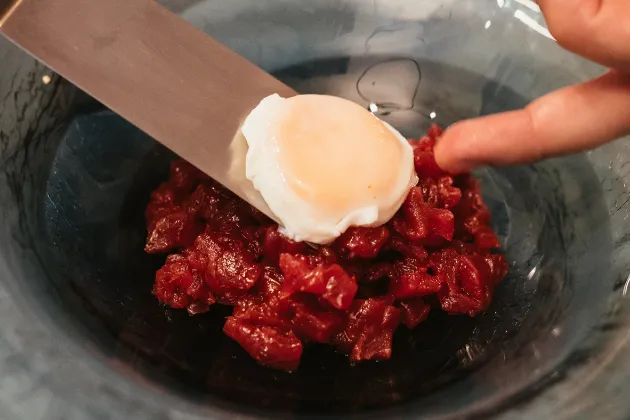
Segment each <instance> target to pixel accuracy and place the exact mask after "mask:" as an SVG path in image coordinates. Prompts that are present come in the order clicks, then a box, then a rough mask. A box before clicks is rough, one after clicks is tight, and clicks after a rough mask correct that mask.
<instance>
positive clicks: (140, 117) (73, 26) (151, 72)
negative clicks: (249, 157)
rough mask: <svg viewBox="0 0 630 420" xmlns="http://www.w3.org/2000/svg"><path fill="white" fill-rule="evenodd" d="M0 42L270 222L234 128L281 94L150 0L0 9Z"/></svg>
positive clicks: (19, 1) (18, 2)
mask: <svg viewBox="0 0 630 420" xmlns="http://www.w3.org/2000/svg"><path fill="white" fill-rule="evenodd" d="M0 33H1V34H3V35H4V36H6V37H7V38H9V39H10V40H11V41H13V42H14V43H15V44H17V45H19V46H20V47H21V48H23V49H24V50H26V51H27V52H29V53H30V54H32V55H33V56H35V57H36V58H38V59H39V60H41V61H43V62H44V63H45V64H46V65H48V66H50V68H52V69H53V70H54V71H56V72H57V73H59V74H60V75H62V76H63V77H65V78H66V79H68V80H69V81H71V82H72V83H74V84H76V85H77V86H78V87H80V88H81V89H83V90H84V91H86V92H87V93H89V94H90V95H92V96H93V97H94V98H96V99H97V100H99V101H101V102H102V103H103V104H104V105H106V106H107V107H109V108H110V109H112V110H113V111H115V112H116V113H118V114H119V115H121V116H122V117H124V118H126V119H127V120H129V121H130V122H131V123H132V124H134V125H136V126H137V127H138V128H140V129H142V130H143V131H145V132H146V133H147V134H149V135H150V136H152V137H153V138H155V139H156V140H157V141H159V142H160V143H162V144H164V145H165V146H167V147H168V148H170V149H171V150H173V151H174V152H175V153H177V154H178V155H179V156H181V157H182V158H184V159H186V160H188V161H189V162H191V163H192V164H194V165H195V166H197V167H198V168H199V169H201V170H202V171H204V172H206V173H207V174H208V175H210V176H211V177H213V178H214V179H216V180H217V181H219V182H220V183H222V184H223V185H225V186H226V187H227V188H229V189H230V190H232V191H233V192H234V193H236V194H238V195H239V196H240V197H241V198H243V199H244V200H246V201H248V202H249V203H251V204H252V205H253V206H254V207H256V208H258V209H259V210H261V211H262V212H263V213H265V214H267V215H268V216H270V217H272V218H273V214H272V213H271V211H270V210H269V208H268V207H267V205H266V203H265V202H264V200H263V199H262V197H261V196H260V194H258V192H257V191H256V190H254V188H253V186H252V184H251V183H250V182H249V181H248V180H247V179H246V178H245V168H244V159H245V153H246V150H247V146H246V143H245V141H244V139H243V138H242V136H241V135H240V130H239V127H240V124H241V123H242V121H243V119H244V118H245V117H246V116H247V114H248V113H249V112H250V111H251V110H252V109H253V108H254V107H255V106H256V105H257V104H258V102H260V100H261V99H262V98H264V97H265V96H268V95H270V94H272V93H278V94H280V95H281V96H285V97H287V96H292V95H295V92H294V91H293V90H291V89H290V88H289V87H287V86H286V85H284V84H282V83H281V82H280V81H278V80H277V79H275V78H273V77H272V76H270V75H269V74H268V73H266V72H264V71H263V70H261V69H260V68H258V67H256V66H255V65H253V64H252V63H250V62H249V61H247V60H246V59H244V58H243V57H241V56H239V55H238V54H236V53H234V52H233V51H231V50H229V49H228V48H227V47H225V46H224V45H222V44H220V43H218V42H217V41H215V40H213V39H212V38H210V37H208V36H207V35H205V34H204V33H202V32H201V31H199V30H197V29H196V28H194V27H193V26H192V25H190V24H188V23H187V22H185V21H183V20H182V19H180V18H179V17H178V16H176V15H174V14H173V13H171V12H169V11H168V10H166V9H165V8H163V7H162V6H160V5H159V4H157V3H156V2H155V1H154V0H0ZM0 65H1V63H0Z"/></svg>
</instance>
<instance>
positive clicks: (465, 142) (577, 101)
mask: <svg viewBox="0 0 630 420" xmlns="http://www.w3.org/2000/svg"><path fill="white" fill-rule="evenodd" d="M629 132H630V75H627V74H623V73H619V72H615V71H613V72H610V73H608V74H606V75H604V76H602V77H600V78H599V79H595V80H592V81H590V82H586V83H584V84H581V85H577V86H571V87H568V88H565V89H561V90H559V91H556V92H553V93H550V94H549V95H547V96H543V97H542V98H540V99H538V100H536V101H534V102H532V103H531V104H530V105H529V106H527V107H526V108H525V109H524V110H520V111H512V112H506V113H502V114H496V115H491V116H488V117H482V118H476V119H472V120H467V121H462V122H460V123H456V124H454V125H453V126H451V127H450V128H448V129H447V130H446V131H445V132H444V134H443V135H442V137H441V138H440V139H439V140H438V142H437V144H436V145H435V159H436V161H437V163H438V165H439V166H440V167H442V168H443V169H445V170H447V171H450V172H455V173H457V172H466V171H470V170H472V169H474V168H476V167H478V166H482V165H488V164H489V165H510V164H517V163H529V162H534V161H538V160H542V159H544V158H548V157H552V156H558V155H563V154H568V153H574V152H578V151H582V150H586V149H591V148H595V147H597V146H599V145H601V144H603V143H605V142H607V141H609V140H613V139H615V138H618V137H622V136H623V135H625V134H628V133H629Z"/></svg>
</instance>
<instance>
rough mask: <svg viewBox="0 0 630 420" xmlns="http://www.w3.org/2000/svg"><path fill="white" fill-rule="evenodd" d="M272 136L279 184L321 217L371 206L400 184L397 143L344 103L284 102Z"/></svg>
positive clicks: (306, 98)
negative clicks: (285, 185) (282, 178)
mask: <svg viewBox="0 0 630 420" xmlns="http://www.w3.org/2000/svg"><path fill="white" fill-rule="evenodd" d="M273 131H274V137H275V139H274V140H275V145H276V150H275V151H276V153H277V157H278V166H279V169H280V171H281V172H282V175H283V177H284V180H285V182H286V183H287V184H288V186H289V187H290V188H291V189H292V190H293V191H294V192H295V194H297V195H298V196H300V197H301V198H303V199H304V200H307V201H308V202H310V203H313V204H314V205H316V206H317V208H318V210H320V211H322V212H326V213H328V214H347V213H348V212H350V211H352V210H357V209H360V208H363V207H366V206H370V205H375V204H377V203H378V201H379V199H380V198H383V197H388V196H389V195H390V194H391V191H392V189H393V188H395V186H396V184H397V182H398V180H399V178H400V162H401V160H402V159H403V154H404V149H403V144H402V143H401V141H400V139H399V138H398V137H397V136H396V135H395V134H394V133H392V131H391V130H389V129H388V128H387V127H386V126H385V124H383V122H381V121H380V120H379V119H378V118H376V117H375V116H374V115H372V114H371V113H370V112H368V111H367V110H366V109H364V108H362V107H361V106H360V105H357V104H355V103H354V102H351V101H349V100H346V99H342V98H338V97H334V96H325V95H300V96H295V97H293V98H289V99H287V102H286V107H285V109H284V110H283V114H282V116H281V118H280V119H279V121H278V123H277V125H276V127H274V130H273Z"/></svg>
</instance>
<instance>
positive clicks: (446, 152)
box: [434, 120, 481, 174]
mask: <svg viewBox="0 0 630 420" xmlns="http://www.w3.org/2000/svg"><path fill="white" fill-rule="evenodd" d="M474 125H475V120H466V121H460V122H457V123H455V124H453V125H451V126H450V127H448V128H447V129H446V130H445V131H444V133H443V134H442V136H441V137H440V138H439V140H438V141H437V143H436V145H435V148H434V151H435V161H436V162H437V164H438V166H439V167H440V168H442V169H443V170H445V171H447V172H450V173H453V174H459V173H463V172H470V171H472V170H473V169H475V168H477V167H478V166H480V165H481V163H479V162H476V161H475V160H474V158H473V155H472V154H471V153H470V151H469V144H470V142H471V136H474V131H473V130H474Z"/></svg>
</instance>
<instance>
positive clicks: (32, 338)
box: [0, 0, 630, 420]
mask: <svg viewBox="0 0 630 420" xmlns="http://www.w3.org/2000/svg"><path fill="white" fill-rule="evenodd" d="M163 3H165V4H166V5H167V7H169V8H170V9H171V10H173V11H175V12H176V13H179V14H181V15H182V16H183V17H184V18H185V19H187V20H189V21H190V22H192V23H193V24H194V25H196V26H197V27H199V28H201V29H202V30H204V31H205V32H207V33H209V34H210V35H212V36H215V37H217V38H218V39H219V40H221V41H222V42H224V43H225V44H227V45H228V46H229V47H231V48H233V49H235V50H237V51H238V52H239V53H241V54H243V55H244V56H246V57H247V58H249V59H250V60H252V61H254V62H255V63H257V64H259V65H261V66H262V67H264V68H265V69H267V70H269V71H271V72H274V73H275V74H276V75H277V76H278V77H280V78H282V79H283V80H284V81H286V82H287V83H289V84H290V85H292V86H294V87H295V88H296V89H298V90H299V91H301V92H304V93H308V92H316V93H329V94H335V95H339V96H343V97H347V98H349V99H352V100H355V101H357V102H358V103H361V104H362V105H364V106H366V107H367V106H369V105H370V104H372V105H373V106H375V108H376V109H377V113H378V114H379V116H380V117H382V118H383V119H385V120H386V121H388V122H390V123H391V124H393V125H394V126H396V127H397V128H398V129H400V130H401V131H402V132H403V133H404V134H406V135H408V136H419V135H421V134H422V133H423V132H424V130H425V129H426V128H427V127H428V126H429V124H430V123H431V122H437V123H439V124H441V125H448V124H450V123H452V122H454V121H457V120H460V119H462V118H467V117H474V116H478V115H483V114H488V113H493V112H499V111H504V110H509V109H515V108H519V107H522V106H523V105H524V104H526V103H527V102H528V101H530V100H531V99H533V98H535V97H538V96H540V95H543V94H545V93H547V92H549V91H551V90H554V89H556V88H559V87H562V86H565V85H568V84H572V83H576V82H579V81H582V80H586V79H588V78H590V77H592V76H595V75H598V74H600V73H601V72H602V69H601V68H599V67H598V66H596V65H593V64H590V63H588V62H585V61H584V60H582V59H580V58H578V57H576V56H574V55H572V54H570V53H567V52H565V51H563V50H561V49H560V48H559V47H558V46H557V45H556V44H555V42H554V41H553V40H552V39H551V38H550V35H549V33H548V32H547V31H546V29H545V27H544V22H543V19H542V17H541V15H540V12H539V10H538V9H537V6H536V5H535V3H534V2H532V1H529V0H448V1H447V0H444V1H437V0H309V1H303V0H239V1H234V0H205V1H204V0H168V1H163ZM0 63H1V65H0V217H1V219H2V223H1V224H0V279H1V280H0V317H1V318H0V319H2V324H1V325H0V413H2V416H0V417H2V418H3V419H4V418H6V419H7V420H14V419H16V420H22V419H25V420H36V419H64V420H65V419H69V420H71V419H81V420H83V419H87V420H97V419H109V418H112V419H123V418H124V419H152V420H156V419H159V420H161V419H164V420H166V419H172V420H179V419H207V418H211V419H215V418H216V419H219V418H234V416H235V415H237V414H238V415H239V416H241V417H239V418H250V417H251V418H259V417H274V418H277V417H279V416H293V417H298V418H299V417H301V416H308V415H309V414H312V413H317V414H320V415H323V416H330V417H333V416H334V417H336V418H339V416H341V415H348V416H350V415H355V416H374V417H383V416H387V418H422V419H438V418H439V419H443V418H457V419H461V418H467V417H478V416H486V415H493V416H496V417H498V418H501V419H510V420H512V419H549V418H554V419H565V418H566V419H576V418H577V419H592V418H605V419H627V418H628V416H630V400H629V399H628V398H627V396H626V395H627V390H626V389H627V387H628V385H630V343H629V342H628V340H630V333H629V332H628V331H630V296H627V295H628V293H629V290H628V289H629V287H630V277H629V274H630V248H629V238H630V222H629V221H628V217H629V213H628V212H629V208H630V206H629V203H630V189H629V188H628V185H627V182H630V150H628V141H627V139H625V140H619V141H617V142H615V143H612V144H609V145H608V146H605V147H603V148H601V149H598V150H596V151H593V152H590V153H587V154H583V155H578V156H572V157H567V158H562V159H554V160H550V161H546V162H543V163H540V164H536V165H533V166H523V167H512V168H503V169H483V170H480V171H478V174H477V175H478V176H479V177H480V178H481V179H482V181H483V187H484V194H485V197H486V200H487V202H488V204H489V205H490V207H491V210H492V212H493V215H494V224H495V228H496V229H497V231H498V232H499V234H500V237H501V240H502V244H503V247H504V251H505V253H506V255H507V257H508V261H509V262H510V265H511V267H510V274H509V277H508V278H507V279H506V280H505V281H504V283H503V284H502V285H501V286H500V289H499V290H498V292H497V296H496V298H495V302H494V303H493V305H492V307H491V308H490V310H489V311H488V312H487V313H485V314H483V315H482V316H479V317H478V318H475V319H474V320H471V319H468V318H465V317H447V316H432V318H431V320H430V321H429V322H428V323H426V324H425V325H423V326H422V327H421V328H419V329H418V330H417V331H415V332H413V333H404V332H403V333H401V334H398V335H397V336H396V343H395V345H394V357H393V358H392V360H391V361H389V362H384V363H378V364H366V365H361V366H358V367H355V368H350V367H348V366H347V362H346V359H345V358H344V357H342V356H340V355H336V354H334V353H332V352H329V351H326V350H325V349H313V350H312V351H309V352H308V353H307V354H306V355H305V358H304V362H303V366H302V368H301V369H300V371H298V372H297V373H296V374H294V375H287V374H284V373H278V372H274V371H270V370H268V369H264V368H260V367H258V366H256V365H255V363H254V362H252V361H251V360H250V359H249V358H248V357H247V355H246V354H245V353H244V352H243V351H242V350H241V349H240V348H239V347H238V346H237V345H235V344H234V343H232V342H231V341H230V340H229V339H227V338H226V337H224V336H223V335H222V333H221V327H222V316H225V315H226V314H225V313H224V312H221V310H220V309H216V308H215V309H214V310H213V312H211V313H209V314H206V315H201V316H196V317H189V316H188V315H187V314H185V313H182V312H181V311H170V310H165V309H164V308H162V307H160V306H159V305H158V304H157V302H156V301H155V299H154V298H153V297H152V296H151V294H150V290H151V285H152V275H153V272H154V271H155V269H156V268H157V267H159V265H160V263H161V258H160V257H157V258H155V257H149V256H146V255H145V254H144V253H143V252H142V244H143V240H144V230H143V214H142V213H143V207H144V205H145V204H146V202H147V200H148V193H149V192H150V190H151V189H152V188H154V187H155V186H157V184H158V183H159V182H160V180H161V179H163V178H164V177H165V176H166V170H167V163H168V161H169V159H171V158H172V156H171V155H170V154H169V153H168V152H167V151H165V150H164V149H163V148H161V147H160V146H158V145H156V144H155V142H154V141H153V140H151V139H150V138H147V137H146V136H145V135H143V134H142V133H140V132H138V131H137V130H136V129H135V128H133V127H131V126H130V125H129V124H127V123H125V122H124V121H123V120H122V119H120V118H119V117H117V116H115V115H113V114H112V113H110V112H109V111H107V110H104V109H102V108H101V107H100V106H99V105H98V104H97V103H95V102H94V101H92V100H91V99H90V98H87V97H85V96H84V95H83V94H82V93H80V92H77V91H76V90H75V89H74V88H73V87H72V86H70V85H69V84H68V83H66V82H65V81H63V80H61V79H60V78H58V77H57V76H55V75H54V74H52V73H51V72H50V71H49V70H48V69H46V68H45V67H44V66H42V65H40V64H38V63H36V62H34V61H33V60H32V59H30V58H28V57H27V56H26V55H25V54H23V53H22V52H20V51H18V50H17V49H16V48H15V47H12V46H10V45H8V43H6V42H5V41H4V40H1V39H0ZM44 76H51V77H52V79H51V80H50V81H49V83H45V82H44V79H45V78H44ZM209 77H211V75H209ZM45 80H46V81H48V79H45ZM217 100H220V98H217ZM211 138H212V133H208V139H209V141H211ZM505 141H510V139H505ZM531 141H532V142H535V141H536V139H531Z"/></svg>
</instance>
